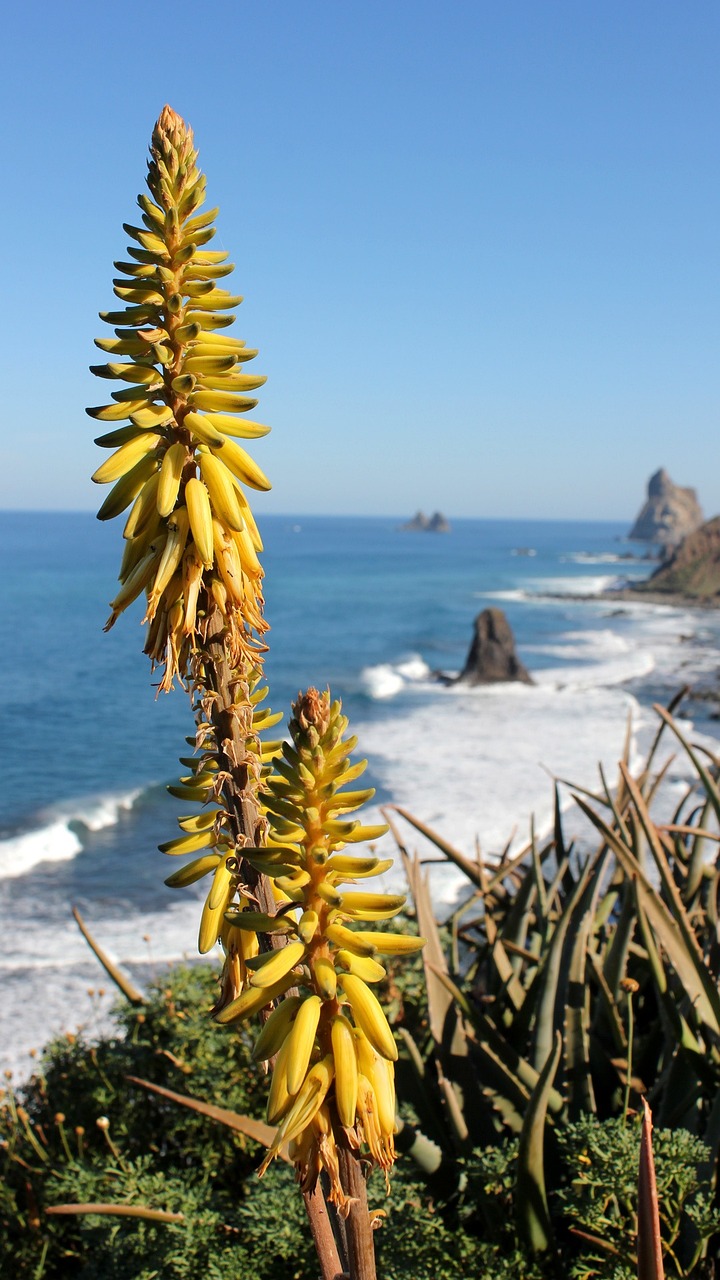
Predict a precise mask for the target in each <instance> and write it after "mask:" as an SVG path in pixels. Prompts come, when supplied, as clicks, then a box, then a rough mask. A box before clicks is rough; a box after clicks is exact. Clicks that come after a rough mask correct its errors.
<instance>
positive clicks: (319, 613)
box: [0, 513, 720, 1074]
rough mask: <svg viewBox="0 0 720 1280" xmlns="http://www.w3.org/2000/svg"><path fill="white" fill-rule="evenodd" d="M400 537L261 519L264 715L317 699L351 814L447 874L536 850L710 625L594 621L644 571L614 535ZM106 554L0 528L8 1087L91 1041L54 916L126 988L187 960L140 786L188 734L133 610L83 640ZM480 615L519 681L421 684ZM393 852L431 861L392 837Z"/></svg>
mask: <svg viewBox="0 0 720 1280" xmlns="http://www.w3.org/2000/svg"><path fill="white" fill-rule="evenodd" d="M400 525H401V520H400V518H398V519H395V520H394V519H391V518H355V517H337V518H335V517H307V516H297V517H292V516H288V517H285V516H268V517H266V518H265V519H264V520H262V519H261V532H262V535H263V538H264V541H265V554H264V559H263V563H264V566H265V571H266V584H265V585H266V614H267V617H268V620H269V622H270V625H271V631H270V633H269V644H270V650H269V653H268V656H267V661H266V672H267V677H268V682H269V687H270V697H269V702H270V705H271V706H272V707H273V709H274V710H281V711H283V712H284V713H285V715H287V714H289V709H290V704H291V701H292V699H293V698H294V697H296V696H297V693H298V690H300V689H303V688H306V687H307V686H309V685H316V686H319V687H321V688H324V687H326V686H328V685H329V686H330V688H331V690H332V693H333V695H334V696H335V697H340V698H341V699H342V701H343V704H344V708H345V710H346V712H347V714H348V715H349V717H350V721H351V725H352V727H353V730H354V732H355V733H357V735H358V737H359V740H360V741H359V748H358V750H359V753H360V754H361V755H362V756H367V758H368V760H369V769H368V777H369V779H370V782H371V784H372V785H374V786H375V787H376V788H377V797H376V802H377V803H387V802H391V803H395V804H399V805H401V806H403V807H405V808H407V809H409V810H411V811H412V812H414V813H415V814H416V815H417V816H418V817H419V818H421V819H422V820H423V821H425V822H427V823H429V824H431V825H433V826H435V827H436V828H437V829H438V830H440V831H441V832H442V833H443V834H444V835H445V836H446V838H448V839H450V840H451V841H453V842H454V843H455V844H456V845H457V846H458V847H460V848H462V849H464V850H465V851H466V852H467V853H469V854H474V851H475V849H476V845H477V844H478V843H479V845H480V848H481V849H482V851H483V853H484V854H485V855H486V856H487V857H492V856H493V854H496V853H497V852H498V851H499V850H500V849H502V848H503V847H504V846H505V845H506V843H507V842H508V840H510V839H513V838H514V839H515V840H516V841H518V842H522V841H523V840H524V839H525V838H526V837H527V834H528V831H529V824H530V820H531V815H534V819H535V824H536V829H539V830H543V829H545V828H547V826H548V824H549V822H550V820H551V813H552V803H553V789H552V777H553V776H557V777H561V778H569V779H571V780H572V781H573V782H575V783H577V784H579V785H581V786H585V787H593V786H595V785H596V782H597V777H598V775H597V765H598V762H600V761H601V762H603V764H604V765H605V766H606V767H607V768H608V769H609V770H610V771H611V772H612V770H613V768H614V766H615V764H616V762H617V760H618V758H619V756H620V754H621V751H622V747H623V741H624V737H625V733H626V728H627V723H628V717H630V721H631V727H632V733H633V746H634V750H635V752H636V754H637V753H640V752H641V751H642V749H643V746H644V745H645V744H646V743H647V742H648V741H649V738H650V735H651V734H652V732H653V731H654V728H655V722H654V718H653V713H652V711H651V706H652V703H653V702H654V701H657V700H666V699H667V698H668V697H670V696H671V695H672V694H673V693H674V692H675V691H676V690H677V689H678V688H679V687H680V686H681V685H683V684H685V683H693V682H694V681H698V680H702V678H703V676H705V675H707V674H709V673H710V672H712V671H713V670H715V669H716V668H717V659H718V648H719V647H720V617H718V615H716V614H715V613H712V612H710V611H690V612H685V611H681V610H679V609H677V608H672V607H669V606H658V605H655V604H650V603H635V602H633V603H631V604H628V603H627V602H624V601H622V602H620V601H613V600H612V599H608V598H598V593H600V592H602V591H603V590H605V589H606V588H608V587H612V586H613V585H616V584H620V583H622V582H626V581H629V580H634V579H638V578H643V577H646V576H647V575H648V573H649V571H650V569H651V567H652V566H650V565H648V563H647V561H645V560H644V559H643V558H642V557H643V554H644V552H643V549H642V548H639V547H637V546H636V547H635V548H633V547H632V545H631V544H628V543H627V542H626V541H624V536H625V534H626V532H627V526H625V525H620V524H610V523H584V522H577V521H575V522H569V521H562V522H561V521H558V522H551V521H542V522H540V521H518V520H492V521H490V520H487V521H485V520H457V521H453V522H452V530H451V532H450V533H448V534H429V533H409V532H406V531H402V530H401V528H400ZM120 544H121V538H120V529H119V527H118V526H117V522H115V523H114V524H110V525H104V524H100V523H98V522H97V521H96V520H95V518H94V517H93V516H92V515H90V514H80V513H66V514H59V513H42V514H39V513H0V578H1V582H2V601H3V608H2V612H1V614H0V640H1V646H2V647H1V651H2V653H3V655H4V663H5V688H4V699H3V700H4V705H5V715H4V732H3V734H2V742H3V761H2V768H1V770H0V929H1V932H0V936H1V937H2V939H3V942H2V947H1V948H0V972H2V978H3V1001H2V1020H3V1024H4V1027H3V1030H4V1035H3V1036H2V1040H1V1041H0V1058H1V1059H2V1062H3V1065H9V1066H11V1067H12V1068H13V1069H15V1070H17V1071H18V1072H20V1073H21V1074H22V1073H25V1072H26V1071H27V1069H28V1066H29V1059H28V1056H27V1055H28V1052H29V1051H30V1050H32V1049H35V1048H37V1047H39V1046H40V1045H41V1044H42V1043H43V1041H44V1040H45V1039H46V1038H47V1037H48V1035H50V1034H52V1033H55V1032H58V1031H62V1030H67V1029H73V1028H74V1027H75V1026H76V1025H77V1024H78V1023H82V1024H83V1025H84V1026H86V1027H88V1028H89V1030H90V1031H91V1032H92V1031H93V1030H94V1029H97V1027H99V1026H100V1025H101V1024H102V1022H103V1019H104V1018H105V1017H106V1012H107V1008H108V1006H109V1004H110V1002H111V993H110V992H106V993H105V994H101V993H102V991H103V990H104V988H106V987H107V986H108V983H107V979H106V978H105V975H104V974H103V972H102V970H101V969H100V968H99V966H98V965H97V962H96V961H95V959H94V957H93V956H92V954H91V953H90V952H89V950H88V948H87V945H86V943H85V942H84V941H83V939H82V938H81V936H80V934H79V932H78V930H77V927H76V925H75V923H74V921H73V919H72V916H71V914H70V911H71V906H72V905H77V906H78V907H79V908H80V910H81V912H82V913H83V915H84V917H85V919H86V921H87V923H88V924H89V925H90V927H91V929H92V930H93V932H94V933H95V935H96V936H97V938H98V940H99V941H100V942H101V944H102V945H103V946H104V947H105V948H106V950H108V951H109V952H110V953H111V954H112V955H113V957H114V958H116V959H117V960H119V961H121V962H122V963H123V964H124V965H126V966H127V967H128V968H129V969H130V970H131V971H132V972H134V973H135V974H136V975H137V977H138V980H139V981H142V980H143V979H145V978H146V977H147V976H148V974H151V973H153V972H156V971H159V970H161V968H162V966H163V965H164V964H166V963H167V962H168V961H172V960H175V959H178V958H179V957H181V956H183V955H188V956H191V955H193V954H194V950H195V935H196V930H197V920H198V898H199V896H200V894H201V893H202V886H196V889H197V893H195V890H194V889H193V890H185V891H182V892H179V891H172V890H170V889H167V888H166V887H165V885H164V883H163V880H164V877H165V876H166V875H168V874H169V870H170V868H169V867H168V860H167V859H166V858H165V857H164V856H163V855H162V854H161V853H159V852H158V851H157V845H158V843H159V842H162V841H164V840H168V839H170V838H171V837H172V836H173V835H174V834H176V833H177V827H176V824H175V818H176V817H177V815H178V814H179V813H180V812H181V811H182V806H181V805H180V804H179V802H178V801H176V800H173V799H172V798H171V797H170V796H169V795H168V794H167V791H166V789H165V788H166V784H167V783H168V782H171V781H172V780H173V779H174V778H176V777H177V776H178V774H179V773H180V772H184V770H183V769H182V767H181V766H179V765H178V763H177V757H178V756H179V755H187V754H189V753H190V748H189V747H188V746H187V744H186V742H185V737H186V735H190V734H192V732H193V721H192V717H191V714H190V708H189V703H188V699H187V696H186V694H185V693H184V691H183V690H182V689H177V690H176V691H175V692H174V693H172V694H170V695H161V696H160V697H159V698H156V696H155V694H156V690H155V689H154V687H153V676H152V674H151V672H150V668H149V663H148V660H147V659H146V658H145V657H144V656H143V654H142V644H143V631H142V628H141V627H140V625H139V620H140V617H141V611H140V610H139V608H136V609H135V610H134V611H129V612H128V613H127V614H125V615H123V616H122V617H121V619H120V620H119V622H118V623H117V625H116V626H115V627H114V629H113V630H112V631H110V632H109V633H108V634H103V631H102V627H103V624H104V622H105V620H106V617H107V614H108V608H107V602H108V601H109V600H110V598H111V597H112V595H113V594H114V592H115V583H116V577H117V570H118V567H119V560H120V552H121V545H120ZM490 605H494V606H498V607H500V608H502V609H504V611H505V612H506V614H507V617H508V619H509V621H510V624H511V626H512V628H513V631H514V633H515V638H516V641H517V646H518V652H519V655H520V657H521V658H522V660H523V661H524V663H525V665H526V667H527V668H528V669H529V670H530V672H531V674H532V676H533V678H534V682H535V683H534V684H533V685H532V686H526V685H502V686H494V687H489V688H481V689H467V688H463V687H461V686H455V687H444V686H442V685H441V684H439V683H438V682H437V681H436V680H435V679H434V678H433V673H434V672H436V671H442V672H445V673H453V672H457V671H458V670H459V669H460V668H461V667H462V666H463V663H464V660H465V656H466V653H467V650H468V647H469V644H470V640H471V636H472V626H473V620H474V618H475V616H476V614H477V613H479V612H480V610H481V609H483V608H486V607H488V606H490ZM691 706H692V711H691V713H690V714H693V715H694V716H695V726H694V728H695V731H696V732H697V733H700V734H702V735H704V736H705V737H706V738H709V739H710V745H712V746H717V743H716V742H715V739H716V738H717V736H718V735H719V734H720V730H718V727H717V724H716V722H713V721H711V720H709V719H707V718H705V719H702V718H701V717H702V704H699V703H697V704H691ZM683 768H684V765H683V762H682V761H681V760H678V761H677V762H676V764H675V765H674V766H673V769H672V770H671V771H670V774H669V784H668V785H669V787H670V789H672V787H673V786H675V787H677V788H679V787H681V786H682V782H683ZM371 820H372V819H371ZM408 839H409V843H410V845H411V847H413V848H415V847H418V849H419V852H420V853H421V855H422V856H424V857H425V856H432V846H430V845H427V846H426V847H425V848H424V849H422V848H420V841H419V838H416V837H414V836H413V834H412V832H411V831H410V829H409V828H408ZM385 840H386V841H388V845H387V849H388V853H390V854H391V853H392V851H393V850H392V847H391V845H390V843H389V837H386V838H385ZM173 869H174V868H173ZM431 875H432V876H433V894H434V899H435V901H437V903H438V909H439V910H442V909H444V908H445V907H446V906H447V907H449V906H450V905H451V904H452V902H453V901H454V899H455V897H456V894H457V892H458V880H457V876H456V875H455V873H454V872H453V871H452V869H451V868H443V869H436V870H434V871H432V872H431ZM387 881H388V884H389V885H396V884H399V883H401V872H400V871H399V870H398V871H395V870H394V871H393V872H390V873H388V876H387Z"/></svg>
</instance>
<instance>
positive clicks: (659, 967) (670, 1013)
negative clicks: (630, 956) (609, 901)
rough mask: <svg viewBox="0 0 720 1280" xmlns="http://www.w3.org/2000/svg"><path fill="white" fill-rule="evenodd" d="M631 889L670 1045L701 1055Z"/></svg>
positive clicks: (639, 904) (700, 1048)
mask: <svg viewBox="0 0 720 1280" xmlns="http://www.w3.org/2000/svg"><path fill="white" fill-rule="evenodd" d="M633 889H634V893H635V909H636V912H637V919H638V924H639V926H640V933H641V935H642V940H643V944H644V946H645V950H646V952H647V957H648V964H649V965H650V971H651V973H652V976H653V980H654V982H655V987H656V990H657V993H658V995H659V997H660V1009H661V1011H662V1012H663V1014H664V1016H665V1017H666V1019H667V1020H668V1023H669V1028H668V1029H669V1031H670V1036H669V1039H670V1043H671V1044H672V1043H676V1044H679V1045H682V1047H683V1048H684V1049H688V1050H690V1052H691V1053H697V1054H702V1053H703V1046H702V1045H701V1044H700V1042H699V1041H698V1040H697V1038H696V1037H695V1036H694V1035H693V1033H692V1031H691V1030H690V1027H689V1026H688V1024H687V1021H686V1019H685V1018H684V1017H683V1015H682V1014H681V1012H680V1010H679V1009H678V1007H677V1004H676V1002H675V1000H674V999H673V997H672V994H671V992H670V984H669V982H668V978H667V973H666V972H665V967H664V965H663V962H662V959H661V957H660V953H659V951H658V949H657V946H656V943H655V938H654V936H653V931H652V929H651V928H650V925H649V924H648V919H647V916H646V914H645V912H644V911H643V908H642V905H641V902H640V895H639V893H638V888H637V884H635V885H634V886H633Z"/></svg>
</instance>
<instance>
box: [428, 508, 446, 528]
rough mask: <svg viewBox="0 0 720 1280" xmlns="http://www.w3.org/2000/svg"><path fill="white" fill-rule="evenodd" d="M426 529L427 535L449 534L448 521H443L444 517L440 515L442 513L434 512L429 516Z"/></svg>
mask: <svg viewBox="0 0 720 1280" xmlns="http://www.w3.org/2000/svg"><path fill="white" fill-rule="evenodd" d="M427 527H428V533H449V532H450V524H449V521H448V520H446V519H445V516H444V515H443V514H442V511H435V512H434V514H433V515H431V517H430V519H429V520H428V525H427Z"/></svg>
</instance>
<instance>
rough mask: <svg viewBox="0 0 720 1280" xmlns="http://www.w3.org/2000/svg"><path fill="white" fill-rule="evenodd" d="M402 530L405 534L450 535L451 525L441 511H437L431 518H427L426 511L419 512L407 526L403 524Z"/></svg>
mask: <svg viewBox="0 0 720 1280" xmlns="http://www.w3.org/2000/svg"><path fill="white" fill-rule="evenodd" d="M400 528H401V530H402V531H403V532H404V533H449V532H450V523H449V521H448V520H446V518H445V516H444V515H443V514H442V512H441V511H436V512H435V513H434V514H433V515H431V516H426V515H425V512H424V511H418V512H417V515H414V516H413V518H412V520H408V522H407V524H401V525H400Z"/></svg>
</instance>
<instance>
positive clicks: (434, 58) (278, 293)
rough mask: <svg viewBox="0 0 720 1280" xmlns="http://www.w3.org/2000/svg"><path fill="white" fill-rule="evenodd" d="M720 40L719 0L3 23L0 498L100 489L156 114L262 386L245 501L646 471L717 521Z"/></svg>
mask: <svg viewBox="0 0 720 1280" xmlns="http://www.w3.org/2000/svg"><path fill="white" fill-rule="evenodd" d="M719 36H720V8H718V5H717V3H716V0H712V3H711V2H710V0H693V3H692V4H690V5H687V4H685V5H683V4H680V3H677V0H675V3H669V2H667V0H633V3H632V4H628V3H627V0H584V2H583V3H578V0H503V3H498V0H473V2H471V0H464V2H462V3H457V2H456V3H449V4H448V5H447V6H445V7H441V6H439V5H438V4H436V3H430V2H429V0H364V2H363V3H362V4H359V3H355V4H353V3H349V2H348V0H304V2H303V3H300V2H299V0H295V3H290V2H289V0H265V3H261V2H260V0H256V3H255V4H252V5H251V4H248V3H245V2H244V0H237V2H236V3H227V2H226V0H215V2H214V3H213V4H212V5H207V6H201V5H198V4H192V5H191V4H189V3H187V0H173V2H172V3H166V2H165V0H154V3H153V4H151V5H147V4H140V3H137V2H136V0H127V2H126V3H124V4H123V5H122V6H121V5H118V4H116V3H114V2H113V0H110V2H108V3H103V4H102V5H97V4H93V5H91V4H90V3H73V2H72V0H69V2H68V3H67V4H64V5H62V6H59V5H57V6H50V5H47V4H46V3H43V4H40V3H38V2H37V0H28V3H26V5H25V6H24V8H23V9H22V11H20V7H19V6H15V7H13V8H12V9H10V10H8V12H7V14H6V17H5V19H4V41H5V44H4V53H3V63H4V65H3V68H2V75H1V76H0V95H1V96H2V99H3V101H2V109H3V118H4V120H5V124H6V138H7V141H6V156H5V166H6V177H7V178H9V181H8V184H7V187H6V199H5V201H4V223H5V226H4V237H3V238H4V245H5V263H4V271H3V276H4V281H3V286H4V290H3V291H4V297H5V307H4V308H3V312H2V320H1V321H0V325H1V328H2V344H3V351H4V353H5V356H6V363H5V376H6V392H5V397H4V401H5V403H4V409H5V421H6V434H5V441H6V447H5V455H4V466H3V468H2V474H1V475H0V507H14V508H18V507H19V508H53V509H88V510H89V509H94V508H96V507H97V505H99V501H100V500H101V496H102V493H101V491H100V490H98V489H97V488H96V487H95V486H93V485H92V484H91V483H90V482H89V479H88V476H89V474H90V472H91V471H92V470H93V469H94V467H95V466H96V465H97V457H98V454H99V451H98V450H97V449H96V448H95V446H94V445H93V444H92V437H93V435H94V434H96V430H95V428H94V424H93V423H92V421H91V420H90V419H89V418H87V417H86V416H85V414H84V406H85V405H86V404H97V403H100V399H101V397H100V396H99V390H98V388H99V387H100V384H99V383H98V382H97V380H96V379H94V378H93V377H92V376H91V375H90V374H89V373H88V371H87V366H88V365H89V364H91V363H95V362H97V360H98V359H99V358H100V357H99V354H98V353H97V352H96V350H95V348H94V347H93V345H92V339H93V337H94V336H96V335H100V334H101V333H102V332H103V330H105V334H104V335H103V336H108V334H109V332H110V331H109V330H108V329H107V326H104V325H102V324H101V323H100V322H99V321H98V320H97V312H98V311H99V310H102V309H106V308H108V307H110V306H111V304H112V303H113V297H112V293H111V283H110V282H111V278H112V275H113V274H114V273H113V268H112V261H113V259H114V258H121V257H123V256H125V245H126V237H125V235H124V233H123V231H122V226H121V224H122V222H124V221H131V220H133V218H134V216H135V198H136V195H137V193H138V192H139V191H140V190H143V189H144V173H145V156H146V150H147V145H148V142H149V138H150V134H151V131H152V126H153V123H154V121H155V119H156V117H157V115H158V113H159V111H160V109H161V108H162V106H163V104H164V103H165V102H166V101H167V102H169V103H170V104H171V105H172V106H173V107H174V108H175V109H176V110H177V111H179V112H180V113H181V114H182V115H184V116H185V118H186V119H187V120H188V121H189V122H190V123H191V124H192V125H193V128H194V130H195V136H196V141H197V144H198V146H199V149H200V163H201V167H202V168H203V169H204V171H205V172H206V174H207V175H208V191H209V196H210V202H211V203H212V204H219V205H220V216H219V219H218V227H219V231H218V236H217V238H216V242H215V243H216V245H217V247H222V248H226V249H228V250H229V251H230V254H231V258H232V259H233V261H234V262H236V264H237V270H236V272H235V275H234V276H233V277H231V281H230V284H231V287H232V288H233V290H234V291H235V292H239V293H242V294H244V296H245V302H244V303H243V305H242V307H241V308H240V310H239V314H238V321H237V324H236V326H235V330H234V331H235V332H237V333H238V334H239V335H241V336H242V337H244V338H246V339H247V341H248V343H249V344H250V345H252V346H257V347H259V348H260V355H259V357H258V359H257V360H256V362H255V365H256V366H257V367H258V371H260V372H263V373H265V374H267V376H268V383H267V385H266V387H264V388H263V390H262V391H261V392H260V406H259V408H258V409H257V410H256V411H255V414H256V416H257V417H258V418H259V419H260V420H262V421H265V422H268V423H270V424H272V426H273V433H272V435H271V436H269V437H268V438H267V439H266V440H262V441H259V442H257V445H256V446H255V447H254V453H255V456H256V458H257V459H258V461H259V462H260V464H261V465H262V466H263V467H264V468H265V470H267V472H268V474H269V475H270V477H271V479H272V480H273V484H274V488H273V491H272V493H270V494H269V495H267V496H263V497H261V498H260V499H259V500H258V502H257V504H256V509H257V510H258V512H259V513H262V511H263V510H264V511H269V512H270V511H272V512H298V513H308V512H317V513H324V512H327V513H339V512H344V511H347V512H352V513H367V514H375V513H387V514H392V515H402V514H404V513H411V512H413V511H414V510H416V509H417V508H418V507H424V508H431V509H435V508H440V509H442V510H443V511H445V512H446V513H448V514H449V515H455V516H532V517H543V516H553V517H558V516H562V517H568V518H574V517H584V516H587V517H592V518H599V519H602V518H608V519H628V520H630V519H631V518H632V517H633V516H634V515H635V513H636V511H637V509H638V507H639V506H640V504H641V501H642V498H643V493H644V486H645V483H646V480H647V478H648V476H649V474H650V473H651V472H652V471H654V470H655V469H656V468H657V467H658V466H660V465H664V466H665V467H667V468H668V470H669V471H670V473H671V475H672V476H673V478H674V479H675V480H677V481H678V482H679V483H682V484H692V485H695V486H696V487H697V489H698V492H699V496H700V499H701V502H702V504H703V507H704V509H705V512H706V514H707V515H708V516H709V515H713V514H715V513H717V512H718V511H720V467H718V447H717V438H718V411H719V407H720V405H719V400H720V396H719V392H720V379H719V378H718V367H719V366H718V338H719V337H720V332H719V330H720V310H719V305H718V303H719V299H720V289H719V287H718V286H719V283H720V281H719V280H718V276H719V274H720V272H719V269H718V268H719V259H718V226H719V225H720V216H719V215H720V207H719V206H720V198H719V197H720V179H719V170H718V121H719V120H720V110H719V108H720V101H719V99H720V81H719V79H718V76H717V61H718V53H719V51H720V41H719V39H718V37H719ZM103 492H104V491H103Z"/></svg>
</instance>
